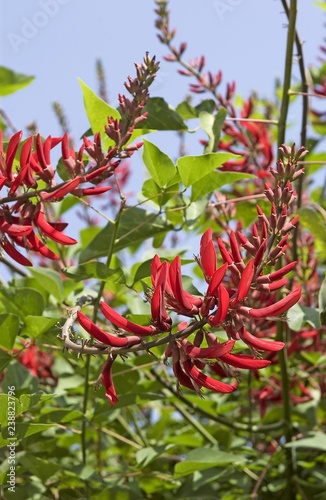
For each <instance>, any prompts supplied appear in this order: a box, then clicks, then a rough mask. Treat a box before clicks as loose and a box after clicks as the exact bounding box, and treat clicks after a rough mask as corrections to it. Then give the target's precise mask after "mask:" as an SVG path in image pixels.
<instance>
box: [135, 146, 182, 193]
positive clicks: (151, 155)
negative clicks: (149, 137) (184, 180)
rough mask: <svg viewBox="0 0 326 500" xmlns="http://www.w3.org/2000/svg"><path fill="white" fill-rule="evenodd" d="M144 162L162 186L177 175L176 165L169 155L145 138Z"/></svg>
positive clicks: (157, 182)
mask: <svg viewBox="0 0 326 500" xmlns="http://www.w3.org/2000/svg"><path fill="white" fill-rule="evenodd" d="M143 161H144V164H145V166H146V168H147V170H148V171H149V173H150V174H151V176H152V178H153V179H154V181H155V182H156V184H158V186H160V187H164V186H166V185H167V184H168V182H169V181H170V180H171V179H173V177H174V176H175V175H176V172H177V170H176V167H175V166H174V163H173V161H172V160H171V158H169V156H168V155H166V154H165V153H163V152H162V151H161V150H160V149H159V148H158V147H157V146H155V144H152V143H151V142H149V141H146V140H144V151H143Z"/></svg>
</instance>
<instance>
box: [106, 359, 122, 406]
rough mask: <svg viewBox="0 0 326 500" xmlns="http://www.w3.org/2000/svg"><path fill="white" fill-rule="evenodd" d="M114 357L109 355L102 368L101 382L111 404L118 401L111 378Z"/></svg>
mask: <svg viewBox="0 0 326 500" xmlns="http://www.w3.org/2000/svg"><path fill="white" fill-rule="evenodd" d="M115 358H116V356H112V355H109V356H108V359H107V360H106V362H105V363H104V366H103V368H102V384H103V385H104V387H105V395H106V397H107V398H108V399H109V401H110V404H111V406H114V405H115V404H116V403H117V402H118V401H119V399H118V396H117V393H116V390H115V387H114V384H113V378H112V365H113V361H114V360H115Z"/></svg>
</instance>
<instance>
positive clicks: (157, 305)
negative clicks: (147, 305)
mask: <svg viewBox="0 0 326 500" xmlns="http://www.w3.org/2000/svg"><path fill="white" fill-rule="evenodd" d="M151 311H152V321H153V324H154V325H155V326H156V327H157V328H158V330H160V331H161V332H168V331H170V330H171V325H172V320H171V318H170V316H169V315H168V313H167V312H166V309H165V305H164V293H163V290H162V287H161V285H159V286H157V287H156V288H155V291H154V293H153V296H152V299H151Z"/></svg>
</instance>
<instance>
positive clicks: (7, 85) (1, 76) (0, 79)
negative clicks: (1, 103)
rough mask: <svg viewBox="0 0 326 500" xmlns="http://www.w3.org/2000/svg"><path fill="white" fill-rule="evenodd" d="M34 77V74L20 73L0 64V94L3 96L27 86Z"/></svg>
mask: <svg viewBox="0 0 326 500" xmlns="http://www.w3.org/2000/svg"><path fill="white" fill-rule="evenodd" d="M34 79H35V77H34V76H27V75H22V74H21V73H16V72H15V71H13V70H11V69H9V68H5V67H4V66H0V95H1V96H5V95H9V94H13V93H14V92H17V90H21V89H23V88H24V87H27V85H29V84H30V83H32V81H33V80H34Z"/></svg>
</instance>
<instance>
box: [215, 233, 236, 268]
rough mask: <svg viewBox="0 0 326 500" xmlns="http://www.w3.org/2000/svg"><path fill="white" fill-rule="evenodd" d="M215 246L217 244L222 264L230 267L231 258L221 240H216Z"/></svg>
mask: <svg viewBox="0 0 326 500" xmlns="http://www.w3.org/2000/svg"><path fill="white" fill-rule="evenodd" d="M217 244H218V247H219V249H220V252H221V255H222V258H223V260H224V262H226V263H227V264H229V265H232V264H233V259H232V256H231V255H230V253H229V252H228V251H227V249H226V248H225V245H224V243H223V241H222V240H221V238H218V239H217Z"/></svg>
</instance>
